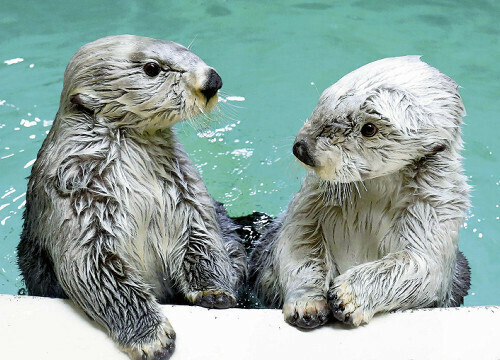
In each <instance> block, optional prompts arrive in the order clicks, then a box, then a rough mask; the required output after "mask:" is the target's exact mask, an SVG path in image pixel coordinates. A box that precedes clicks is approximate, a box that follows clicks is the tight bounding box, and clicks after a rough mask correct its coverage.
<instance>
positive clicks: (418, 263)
mask: <svg viewBox="0 0 500 360" xmlns="http://www.w3.org/2000/svg"><path fill="white" fill-rule="evenodd" d="M437 213H439V212H438V211H436V209H433V208H431V207H430V206H429V205H428V204H425V203H423V202H416V203H415V204H413V205H412V206H411V207H410V208H409V209H408V210H407V211H406V214H405V215H404V216H402V217H401V218H400V220H399V222H398V223H396V224H395V225H394V226H393V228H392V231H391V232H390V233H389V234H387V236H386V237H385V238H384V239H383V241H382V243H381V245H380V246H379V248H380V251H382V252H383V253H386V254H387V255H385V256H384V257H382V258H381V259H379V260H376V261H372V262H369V263H366V264H361V265H358V266H355V267H353V268H351V269H349V270H347V271H346V272H345V273H344V274H342V275H340V276H338V277H337V278H335V279H334V281H333V283H332V284H331V287H330V289H329V291H328V302H329V305H330V308H331V310H332V312H333V315H334V316H335V318H337V319H338V320H340V321H343V322H346V323H349V324H352V325H354V326H357V325H360V324H361V323H367V322H368V321H370V319H371V318H372V317H373V315H374V314H376V313H377V312H381V311H391V310H399V309H409V308H421V307H428V306H436V305H437V306H449V304H450V303H451V298H452V289H453V274H454V269H455V263H456V254H457V242H458V230H459V228H460V222H459V220H451V221H450V220H448V221H440V219H439V218H438V217H437V216H436V214H437ZM408 224H412V226H411V227H410V226H408Z"/></svg>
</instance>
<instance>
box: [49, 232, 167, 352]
mask: <svg viewBox="0 0 500 360" xmlns="http://www.w3.org/2000/svg"><path fill="white" fill-rule="evenodd" d="M75 243H77V242H75ZM81 243H82V242H80V244H81ZM109 243H110V241H109V239H90V240H88V241H87V242H86V243H85V244H84V245H81V246H79V247H74V248H72V249H68V251H66V252H65V253H64V254H62V256H61V263H60V266H59V267H58V269H57V272H58V278H59V279H60V282H61V285H62V287H63V288H64V291H65V292H66V294H68V296H69V297H70V299H72V300H73V301H74V302H76V303H77V304H78V305H80V306H81V307H82V309H83V310H84V311H85V313H86V314H87V315H88V316H89V317H91V318H92V319H93V320H95V321H97V322H98V323H99V324H101V325H102V326H103V327H104V328H106V329H107V330H108V332H109V334H110V336H111V337H112V338H113V340H115V342H116V343H117V344H118V346H119V347H120V348H121V349H122V350H123V351H124V352H126V353H127V354H128V355H129V356H130V357H131V358H132V359H134V360H136V359H137V360H139V359H141V360H146V359H147V360H165V359H168V358H169V357H170V355H171V354H172V352H173V350H174V347H175V345H174V340H175V332H174V330H173V329H172V326H171V325H170V323H169V321H168V320H167V319H166V317H165V316H164V315H163V313H162V311H161V309H160V308H159V306H158V304H157V303H156V301H155V299H154V297H153V296H152V295H151V293H150V292H149V289H148V287H147V286H146V285H145V284H144V282H143V281H142V279H141V278H140V277H139V275H138V274H137V272H136V271H135V269H133V268H131V267H130V266H129V264H127V262H126V261H124V260H123V259H122V258H121V257H120V256H119V255H118V252H117V251H116V249H113V248H112V247H111V246H109Z"/></svg>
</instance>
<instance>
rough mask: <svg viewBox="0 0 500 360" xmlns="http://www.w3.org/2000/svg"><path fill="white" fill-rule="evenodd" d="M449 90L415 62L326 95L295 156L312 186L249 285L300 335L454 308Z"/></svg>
mask: <svg viewBox="0 0 500 360" xmlns="http://www.w3.org/2000/svg"><path fill="white" fill-rule="evenodd" d="M457 88H458V86H457V84H456V83H455V82H454V81H453V80H451V79H450V78H449V77H447V76H446V75H444V74H442V73H441V72H439V71H438V70H437V69H435V68H433V67H431V66H429V65H427V64H426V63H424V62H422V61H421V60H420V58H419V57H417V56H406V57H397V58H388V59H383V60H379V61H376V62H373V63H370V64H368V65H365V66H363V67H361V68H360V69H358V70H355V71H353V72H351V73H350V74H348V75H346V76H345V77H343V78H342V79H341V80H339V81H338V82H337V83H335V84H334V85H332V86H331V87H329V88H328V89H326V90H325V91H324V92H323V94H322V95H321V97H320V99H319V103H318V105H317V106H316V108H315V109H314V111H313V113H312V115H311V117H310V118H309V119H308V120H307V121H306V123H305V124H304V126H303V127H302V129H301V130H300V131H299V133H298V135H297V137H296V140H295V143H294V146H293V153H294V154H295V156H296V157H297V158H298V159H299V160H300V162H301V163H302V164H303V165H304V166H305V167H306V168H307V170H308V174H307V177H306V178H305V180H304V182H303V184H302V187H301V189H300V191H299V192H298V193H297V194H296V195H295V196H294V198H293V200H292V201H291V203H290V204H289V206H288V209H287V210H286V212H285V213H284V214H282V215H281V216H280V217H279V218H278V219H277V220H276V221H275V222H274V223H273V225H271V226H270V228H269V229H268V231H267V232H266V233H265V234H264V235H263V236H262V237H261V239H260V240H259V242H258V244H257V245H256V248H255V250H254V251H253V253H252V255H251V259H250V277H251V281H253V282H254V287H255V290H256V292H257V294H258V295H259V296H260V298H261V299H262V300H263V301H264V302H265V303H266V304H267V305H268V306H277V307H282V308H283V313H284V317H285V319H286V321H288V322H289V323H291V324H294V325H296V326H299V327H303V328H313V327H316V326H319V325H322V324H324V323H325V322H327V320H328V319H329V318H331V317H334V318H335V319H337V320H339V321H342V322H345V323H348V324H351V325H354V326H357V325H360V324H362V323H367V322H369V321H370V319H371V318H372V317H373V315H374V314H376V313H379V312H386V311H392V310H399V309H409V308H423V307H436V306H439V307H448V306H459V305H460V304H461V303H462V302H463V297H464V296H465V295H466V294H467V291H468V289H469V287H470V271H469V270H470V269H469V266H468V263H467V260H466V258H465V257H464V256H463V254H462V253H461V252H460V251H458V233H459V229H460V227H461V225H462V224H463V221H464V218H465V216H466V211H467V209H468V208H469V185H468V184H467V181H466V176H465V175H464V174H463V168H462V163H461V155H460V151H461V149H462V140H461V131H460V125H461V124H462V117H463V116H464V115H465V110H464V106H463V104H462V100H461V98H460V95H459V93H458V92H457Z"/></svg>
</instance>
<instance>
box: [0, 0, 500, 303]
mask: <svg viewBox="0 0 500 360" xmlns="http://www.w3.org/2000/svg"><path fill="white" fill-rule="evenodd" d="M499 18H500V2H499V1H493V0H492V1H475V0H469V1H458V0H450V1H447V0H446V1H445V0H440V1H414V2H412V1H384V2H381V1H371V0H362V1H318V2H311V1H304V0H297V1H284V0H280V1H269V0H268V1H244V0H238V1H233V0H227V1H221V0H213V1H207V2H203V1H184V2H183V1H178V0H176V1H147V0H145V1H79V2H76V1H22V0H19V1H16V2H14V1H11V0H8V1H6V0H0V293H8V294H15V293H17V291H18V289H19V288H20V287H21V286H22V282H21V279H20V278H19V273H18V270H17V267H16V263H15V258H16V254H15V246H16V245H17V242H18V239H19V234H20V232H21V227H22V212H23V209H24V199H25V194H24V193H25V190H26V189H25V188H26V179H25V178H26V177H27V176H28V175H29V173H30V170H31V164H32V162H33V159H35V157H36V153H37V151H38V149H39V147H40V146H41V143H42V141H43V139H44V138H45V136H46V132H47V131H48V130H49V127H50V122H51V121H52V119H53V118H54V115H55V113H56V112H57V108H58V104H59V95H60V91H61V88H62V78H63V73H64V69H65V67H66V64H67V63H68V61H69V59H70V58H71V56H72V55H73V53H74V52H75V51H76V50H77V49H78V48H79V47H80V46H81V45H83V44H84V43H87V42H90V41H93V40H95V39H97V38H99V37H102V36H106V35H111V34H123V33H129V34H136V35H144V36H150V37H156V38H162V39H169V40H173V41H176V42H179V43H181V44H184V45H189V44H190V43H192V42H193V45H192V49H193V51H194V52H195V53H197V54H198V55H199V56H200V57H202V58H203V59H204V60H205V61H206V62H207V63H208V64H210V65H212V66H214V67H215V68H216V69H217V70H218V72H219V73H220V74H221V76H222V78H223V81H224V87H223V89H222V90H223V91H222V98H223V99H226V102H221V110H222V112H223V113H224V114H225V116H224V117H223V118H222V119H221V118H220V117H218V118H219V122H217V123H213V124H212V125H211V126H210V128H209V129H208V130H206V131H201V132H199V131H196V130H193V129H192V128H190V127H189V126H188V125H187V124H178V125H176V127H177V130H178V134H179V137H180V138H181V140H182V141H183V143H184V144H185V146H186V148H187V150H188V151H189V153H190V154H191V156H192V158H193V160H194V161H195V163H196V164H197V166H198V168H199V170H200V171H201V173H202V175H203V178H204V180H205V181H206V183H207V185H208V188H209V190H210V191H211V193H212V194H213V195H214V196H215V198H217V199H218V200H220V201H223V202H224V203H226V204H227V206H228V210H229V212H230V213H231V215H242V214H247V213H249V212H251V211H253V210H258V211H265V212H268V213H272V214H278V213H279V212H280V211H282V210H283V209H284V208H285V207H286V205H287V203H288V201H289V200H290V198H291V196H292V194H293V193H294V192H295V191H297V190H298V188H299V185H300V179H301V178H302V177H303V176H304V171H303V170H302V169H301V168H300V166H298V165H297V164H296V163H295V162H294V160H293V157H292V156H291V144H292V141H293V138H294V136H295V134H296V132H297V131H298V130H299V128H300V127H301V125H302V124H303V122H304V121H305V119H306V118H307V117H308V116H309V114H310V113H311V111H312V109H313V108H314V106H315V105H316V102H317V100H318V97H319V94H320V93H321V92H322V91H323V90H324V89H325V88H326V87H328V86H329V85H331V84H332V83H334V82H335V81H337V80H338V79H339V78H340V77H341V76H343V75H344V74H346V73H348V72H349V71H352V70H354V69H356V68H357V67H359V66H361V65H364V64H366V63H368V62H371V61H373V60H376V59H380V58H383V57H389V56H399V55H406V54H419V55H423V60H424V61H426V62H428V63H430V64H431V65H433V66H435V67H437V68H439V69H440V70H441V71H443V72H444V73H446V74H448V75H449V76H451V77H452V78H453V79H455V81H457V82H458V83H459V84H460V85H461V86H462V87H463V88H462V89H461V94H462V97H463V100H464V103H465V105H466V108H467V112H468V116H467V117H466V119H465V121H466V123H467V125H466V126H464V128H463V137H464V140H465V146H466V150H465V152H464V157H465V160H464V161H465V168H466V171H467V175H468V176H469V178H470V183H471V184H472V185H473V186H474V191H473V194H472V195H473V198H472V204H473V208H472V210H471V213H470V217H469V218H468V220H467V221H466V223H465V224H464V229H462V231H461V240H460V247H461V248H462V250H463V251H464V253H465V254H466V256H467V257H468V258H469V261H470V264H471V267H472V271H473V277H472V288H471V290H470V292H469V293H470V295H469V296H468V297H467V298H466V305H486V304H496V305H498V304H500V271H499V270H500V266H499V262H498V259H499V257H500V241H499V230H500V208H499V204H500V196H499V195H500V171H499V161H498V158H499V155H500V145H499V140H498V136H499V135H498V133H499V132H500V127H499V119H498V107H499V105H500V104H499V100H498V99H499V98H500V85H499V80H500V66H499V62H500V50H499V49H500V44H499V39H500V26H499ZM15 59H17V60H15ZM228 97H229V98H228Z"/></svg>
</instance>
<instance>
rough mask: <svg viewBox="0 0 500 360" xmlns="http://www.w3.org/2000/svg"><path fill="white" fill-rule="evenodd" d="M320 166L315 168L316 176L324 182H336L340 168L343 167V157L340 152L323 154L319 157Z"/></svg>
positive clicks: (317, 158)
mask: <svg viewBox="0 0 500 360" xmlns="http://www.w3.org/2000/svg"><path fill="white" fill-rule="evenodd" d="M316 160H317V161H318V166H316V167H315V168H314V170H315V171H316V174H317V175H318V176H319V177H320V178H321V179H322V180H328V181H332V182H333V181H336V180H337V176H336V174H337V173H338V170H339V167H340V166H341V161H342V159H341V157H340V152H339V151H335V150H333V151H327V152H321V153H319V154H318V155H317V157H316Z"/></svg>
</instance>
